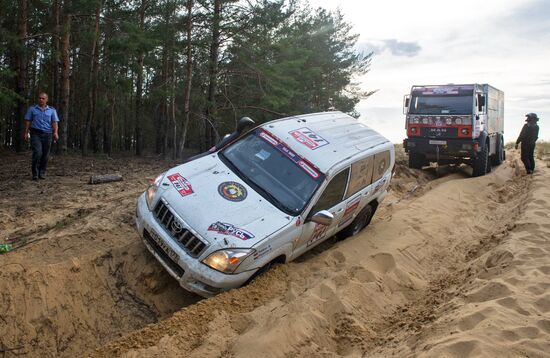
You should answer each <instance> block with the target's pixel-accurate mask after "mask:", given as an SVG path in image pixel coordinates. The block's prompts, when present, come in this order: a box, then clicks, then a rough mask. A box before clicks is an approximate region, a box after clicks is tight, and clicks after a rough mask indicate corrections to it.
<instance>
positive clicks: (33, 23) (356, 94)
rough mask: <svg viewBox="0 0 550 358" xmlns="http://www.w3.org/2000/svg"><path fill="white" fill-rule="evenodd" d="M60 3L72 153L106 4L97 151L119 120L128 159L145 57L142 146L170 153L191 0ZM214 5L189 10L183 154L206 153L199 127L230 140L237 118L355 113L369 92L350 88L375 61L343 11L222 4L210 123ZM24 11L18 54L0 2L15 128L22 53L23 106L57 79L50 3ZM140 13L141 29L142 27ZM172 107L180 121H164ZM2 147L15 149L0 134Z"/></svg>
mask: <svg viewBox="0 0 550 358" xmlns="http://www.w3.org/2000/svg"><path fill="white" fill-rule="evenodd" d="M59 2H60V4H61V5H62V6H61V9H60V10H61V11H62V12H66V13H70V14H71V15H72V25H71V52H70V60H71V63H70V65H71V73H70V75H71V78H70V80H71V102H70V107H69V117H70V118H68V121H69V133H68V136H69V141H68V142H69V146H70V147H73V148H74V149H78V147H79V146H81V144H82V143H81V137H80V134H81V132H82V128H83V123H84V120H85V118H86V115H87V113H88V111H89V108H88V107H89V94H90V93H91V91H92V89H93V87H94V86H95V81H92V83H90V73H91V68H92V67H91V66H92V64H91V63H92V61H91V60H92V57H91V56H92V44H93V43H94V38H95V37H94V31H95V20H96V19H95V11H96V8H97V6H98V4H101V18H100V20H101V21H100V36H99V43H98V46H99V47H98V48H99V51H100V55H99V65H100V71H99V79H98V86H97V91H98V98H97V103H96V117H95V119H94V123H93V127H92V136H93V137H94V138H95V139H93V141H95V142H94V148H95V147H96V146H97V147H98V148H101V147H102V145H103V144H102V143H103V142H102V141H103V139H104V138H106V136H108V135H110V134H109V131H108V129H107V126H108V125H110V121H111V117H110V116H111V115H112V114H113V113H112V112H110V110H111V109H113V111H114V115H115V122H114V123H112V125H113V128H112V136H113V139H112V142H113V146H114V148H115V149H118V150H130V149H132V147H133V146H134V145H135V126H136V119H135V108H136V90H137V84H136V81H137V78H138V76H137V71H139V70H140V67H139V66H138V59H139V58H140V56H142V55H143V56H144V66H143V93H142V97H143V103H142V107H141V108H142V111H143V116H142V118H144V121H145V122H144V123H143V128H144V129H143V131H144V138H145V146H146V149H148V150H149V151H152V150H156V151H158V152H164V153H165V154H166V151H167V150H168V149H169V147H170V146H172V145H173V144H172V143H173V142H174V136H176V137H178V136H181V133H182V131H181V128H182V123H183V114H184V113H183V107H184V86H185V83H186V81H187V73H186V70H185V66H186V61H187V58H186V50H187V40H186V22H187V11H186V5H187V0H129V1H126V0H71V5H70V6H65V4H66V2H67V0H59ZM214 2H215V0H195V1H194V3H195V6H194V8H193V14H192V19H193V32H192V44H191V45H192V53H193V55H192V56H193V71H192V76H193V77H192V88H191V99H190V108H191V123H190V126H189V135H188V137H189V140H188V142H187V143H188V145H189V146H192V147H195V148H199V147H204V145H205V143H203V142H202V137H203V135H204V133H205V131H206V128H208V127H209V126H211V125H214V126H216V127H217V128H219V131H220V132H221V133H220V134H223V133H224V132H229V131H232V130H233V129H234V126H235V121H236V119H238V118H239V117H241V116H245V115H246V116H250V117H252V118H254V119H255V120H256V121H257V122H263V121H267V120H270V119H274V118H279V117H282V116H284V115H291V114H297V113H308V112H317V111H325V110H331V109H337V110H341V111H344V112H347V113H350V114H351V115H355V116H358V113H357V112H356V111H355V105H356V104H357V103H358V102H359V100H360V99H361V98H364V97H366V96H368V95H369V93H365V92H364V91H362V90H361V89H360V87H359V86H358V85H357V84H356V83H354V79H355V78H357V77H358V76H360V75H363V74H365V73H366V72H368V70H369V65H370V60H371V54H366V55H365V54H360V53H357V52H356V50H355V44H356V41H357V38H358V36H357V35H356V34H354V32H353V29H352V27H351V25H350V24H349V23H348V22H346V21H345V19H344V17H343V15H342V14H341V13H340V12H338V11H336V12H328V11H326V10H323V9H311V8H310V7H309V6H308V5H307V3H306V4H303V3H301V2H300V1H299V0H252V1H247V2H243V1H238V0H230V1H228V0H224V1H223V2H222V13H221V14H220V43H219V48H220V55H219V58H218V60H219V61H218V70H217V72H216V73H215V75H216V79H217V83H218V86H217V92H216V100H215V103H216V106H217V110H216V111H214V112H213V113H216V115H215V118H205V113H207V112H208V111H207V107H208V106H209V103H207V98H208V86H209V80H210V77H209V75H210V73H209V70H210V69H209V66H208V64H209V56H210V49H211V45H212V26H213V23H214V20H215V19H214V16H213V8H214ZM28 5H29V14H28V21H27V24H28V35H29V36H28V39H27V40H26V41H25V46H24V48H20V45H18V43H19V42H18V39H17V23H16V22H17V14H18V11H19V9H18V2H16V1H7V0H0V6H1V7H2V14H3V16H2V17H0V35H1V36H0V45H1V46H2V47H3V48H6V49H7V51H5V52H3V53H2V54H0V127H1V128H5V127H6V125H8V124H9V125H11V123H13V117H12V116H13V113H14V111H13V109H14V106H15V105H16V103H17V102H18V100H20V98H19V99H18V97H17V95H16V93H15V91H14V80H15V75H16V71H17V69H16V68H15V66H14V64H13V62H12V60H13V58H14V54H15V53H18V52H17V51H25V54H26V59H27V67H28V69H29V71H28V76H27V81H26V82H27V83H26V86H27V87H26V92H27V93H28V96H29V97H30V99H32V98H34V96H35V94H36V92H37V91H38V90H46V91H48V92H49V93H51V94H53V93H54V92H55V88H54V82H53V78H54V77H55V76H54V74H55V73H58V74H59V72H60V71H61V67H60V64H56V63H55V58H56V55H58V53H56V51H55V49H54V48H53V45H54V43H55V41H54V40H55V37H54V36H53V35H52V34H53V33H54V31H55V28H54V23H53V0H29V1H28ZM142 5H146V6H145V7H142ZM143 9H145V10H144V11H145V12H144V24H143V26H142V25H141V24H140V20H139V19H140V13H141V12H142V10H143ZM4 14H6V15H8V16H4ZM61 18H62V17H61ZM61 26H62V27H63V24H61ZM28 99H29V98H27V99H26V100H28ZM50 100H51V103H54V101H55V100H56V99H55V98H53V95H52V96H50ZM172 103H175V106H174V108H173V112H174V113H175V117H176V118H175V120H176V123H175V124H174V123H173V122H172V119H171V117H170V115H169V114H170V113H172V108H171V105H172ZM113 104H114V107H112V105H113ZM174 125H176V132H175V133H174ZM6 133H7V131H6ZM10 133H11V132H10ZM176 139H177V140H179V138H176ZM0 140H2V142H3V143H12V141H11V139H10V138H4V137H1V134H0ZM0 145H1V144H0ZM153 148H154V149H153ZM202 149H204V148H202Z"/></svg>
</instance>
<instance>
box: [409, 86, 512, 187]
mask: <svg viewBox="0 0 550 358" xmlns="http://www.w3.org/2000/svg"><path fill="white" fill-rule="evenodd" d="M403 113H404V114H405V115H406V122H405V128H406V130H407V138H406V139H405V140H404V147H405V151H406V152H407V153H408V154H409V167H410V168H415V169H421V168H422V167H423V166H426V165H429V164H430V162H437V163H438V164H460V163H466V164H468V165H470V166H472V169H473V170H472V175H473V176H481V175H484V174H486V173H487V172H489V171H491V166H492V165H499V164H500V163H502V161H503V160H504V158H505V152H504V139H503V135H504V93H503V92H502V91H500V90H498V89H496V88H494V87H492V86H490V85H488V84H464V85H454V84H450V85H429V86H416V85H415V86H412V88H411V92H410V94H409V95H406V96H405V98H404V105H403Z"/></svg>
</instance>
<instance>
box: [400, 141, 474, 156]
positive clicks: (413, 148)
mask: <svg viewBox="0 0 550 358" xmlns="http://www.w3.org/2000/svg"><path fill="white" fill-rule="evenodd" d="M403 147H404V148H405V152H407V153H419V154H423V155H425V156H426V158H428V159H432V158H435V157H436V156H437V155H438V153H437V152H438V150H439V158H440V159H454V158H475V157H476V156H477V153H478V152H479V151H480V148H481V145H480V143H479V140H478V139H454V138H453V139H449V138H445V139H431V138H407V139H405V140H404V141H403Z"/></svg>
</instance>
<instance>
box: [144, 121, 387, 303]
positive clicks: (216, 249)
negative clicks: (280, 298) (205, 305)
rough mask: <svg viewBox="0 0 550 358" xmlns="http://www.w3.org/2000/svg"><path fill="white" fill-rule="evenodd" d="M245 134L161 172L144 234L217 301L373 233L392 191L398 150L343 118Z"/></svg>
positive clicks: (192, 284)
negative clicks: (338, 243)
mask: <svg viewBox="0 0 550 358" xmlns="http://www.w3.org/2000/svg"><path fill="white" fill-rule="evenodd" d="M250 122H251V121H250V119H248V118H246V117H244V118H243V119H242V120H241V121H240V122H239V125H238V126H237V131H236V132H235V133H233V134H231V135H230V136H227V137H225V138H224V140H222V141H221V142H220V143H219V144H218V145H216V146H215V147H214V148H213V149H211V150H210V151H209V152H208V153H207V154H206V155H202V156H197V157H195V158H194V159H193V160H190V161H188V162H186V163H183V164H181V165H179V166H176V167H174V168H171V169H169V170H168V171H166V172H165V173H162V174H160V175H159V176H158V177H157V178H156V180H155V181H154V182H153V183H152V184H151V185H150V186H149V188H148V189H147V190H146V191H145V192H144V193H143V194H142V195H141V196H140V197H139V199H138V202H137V211H136V224H137V230H138V232H139V234H140V236H141V238H142V240H143V242H144V244H145V246H146V247H147V249H148V250H149V251H150V252H151V253H152V254H153V255H154V256H155V257H156V259H157V260H158V261H159V262H160V263H161V264H162V265H163V266H164V268H165V269H166V270H167V271H168V273H170V275H172V276H173V277H174V278H175V279H176V280H178V282H179V283H180V285H181V286H182V287H183V288H185V289H187V290H189V291H192V292H195V293H197V294H199V295H202V296H205V297H208V296H212V295H215V294H217V293H219V292H222V291H226V290H229V289H232V288H236V287H239V286H241V285H243V284H246V283H247V282H249V281H250V280H251V279H253V278H254V277H255V276H256V275H258V274H259V273H261V272H264V271H265V270H267V269H268V268H269V267H270V266H271V265H273V264H274V263H285V262H289V261H291V260H294V259H295V258H297V257H298V256H300V255H302V254H303V253H305V252H307V251H308V250H311V249H312V248H313V247H315V246H317V245H319V244H320V243H322V242H323V241H325V240H327V239H328V238H330V237H332V236H334V235H337V236H339V237H340V238H344V237H347V236H353V235H355V234H357V233H358V232H360V231H361V230H362V229H363V228H364V227H366V226H367V225H368V224H369V223H370V221H371V219H372V217H373V215H374V213H375V212H376V208H377V207H378V206H379V205H380V203H381V202H382V200H383V199H384V197H385V196H386V193H387V188H388V185H389V182H390V179H391V176H392V169H393V166H394V163H395V153H394V146H393V144H392V143H391V142H390V141H388V139H386V138H385V137H383V136H382V135H380V134H379V133H377V132H376V131H374V130H372V129H371V128H369V127H367V126H366V125H364V124H363V123H361V122H359V121H358V120H356V119H355V118H353V117H350V116H348V115H346V114H344V113H341V112H336V111H334V112H323V113H314V114H307V115H297V116H293V117H288V118H282V119H278V120H275V121H271V122H267V123H265V124H263V125H260V126H257V127H252V128H250V129H248V130H244V128H245V127H246V126H248V125H249V124H250Z"/></svg>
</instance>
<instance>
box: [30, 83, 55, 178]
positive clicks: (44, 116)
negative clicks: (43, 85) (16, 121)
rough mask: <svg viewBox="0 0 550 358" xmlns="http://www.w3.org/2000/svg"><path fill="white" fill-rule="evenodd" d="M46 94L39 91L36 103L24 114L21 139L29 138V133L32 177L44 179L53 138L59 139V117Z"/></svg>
mask: <svg viewBox="0 0 550 358" xmlns="http://www.w3.org/2000/svg"><path fill="white" fill-rule="evenodd" d="M47 103H48V95H47V94H46V93H44V92H41V93H40V94H39V95H38V104H37V105H34V106H31V107H29V110H28V111H27V114H25V131H24V132H23V139H24V140H25V141H27V140H28V138H29V130H30V133H31V147H32V179H33V180H38V179H39V178H40V179H46V166H47V165H48V156H49V154H50V147H51V144H52V134H53V140H54V141H56V142H57V140H58V139H59V134H58V133H57V131H58V125H57V122H59V117H58V116H57V112H56V110H55V108H52V107H50V106H48V105H47Z"/></svg>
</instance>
